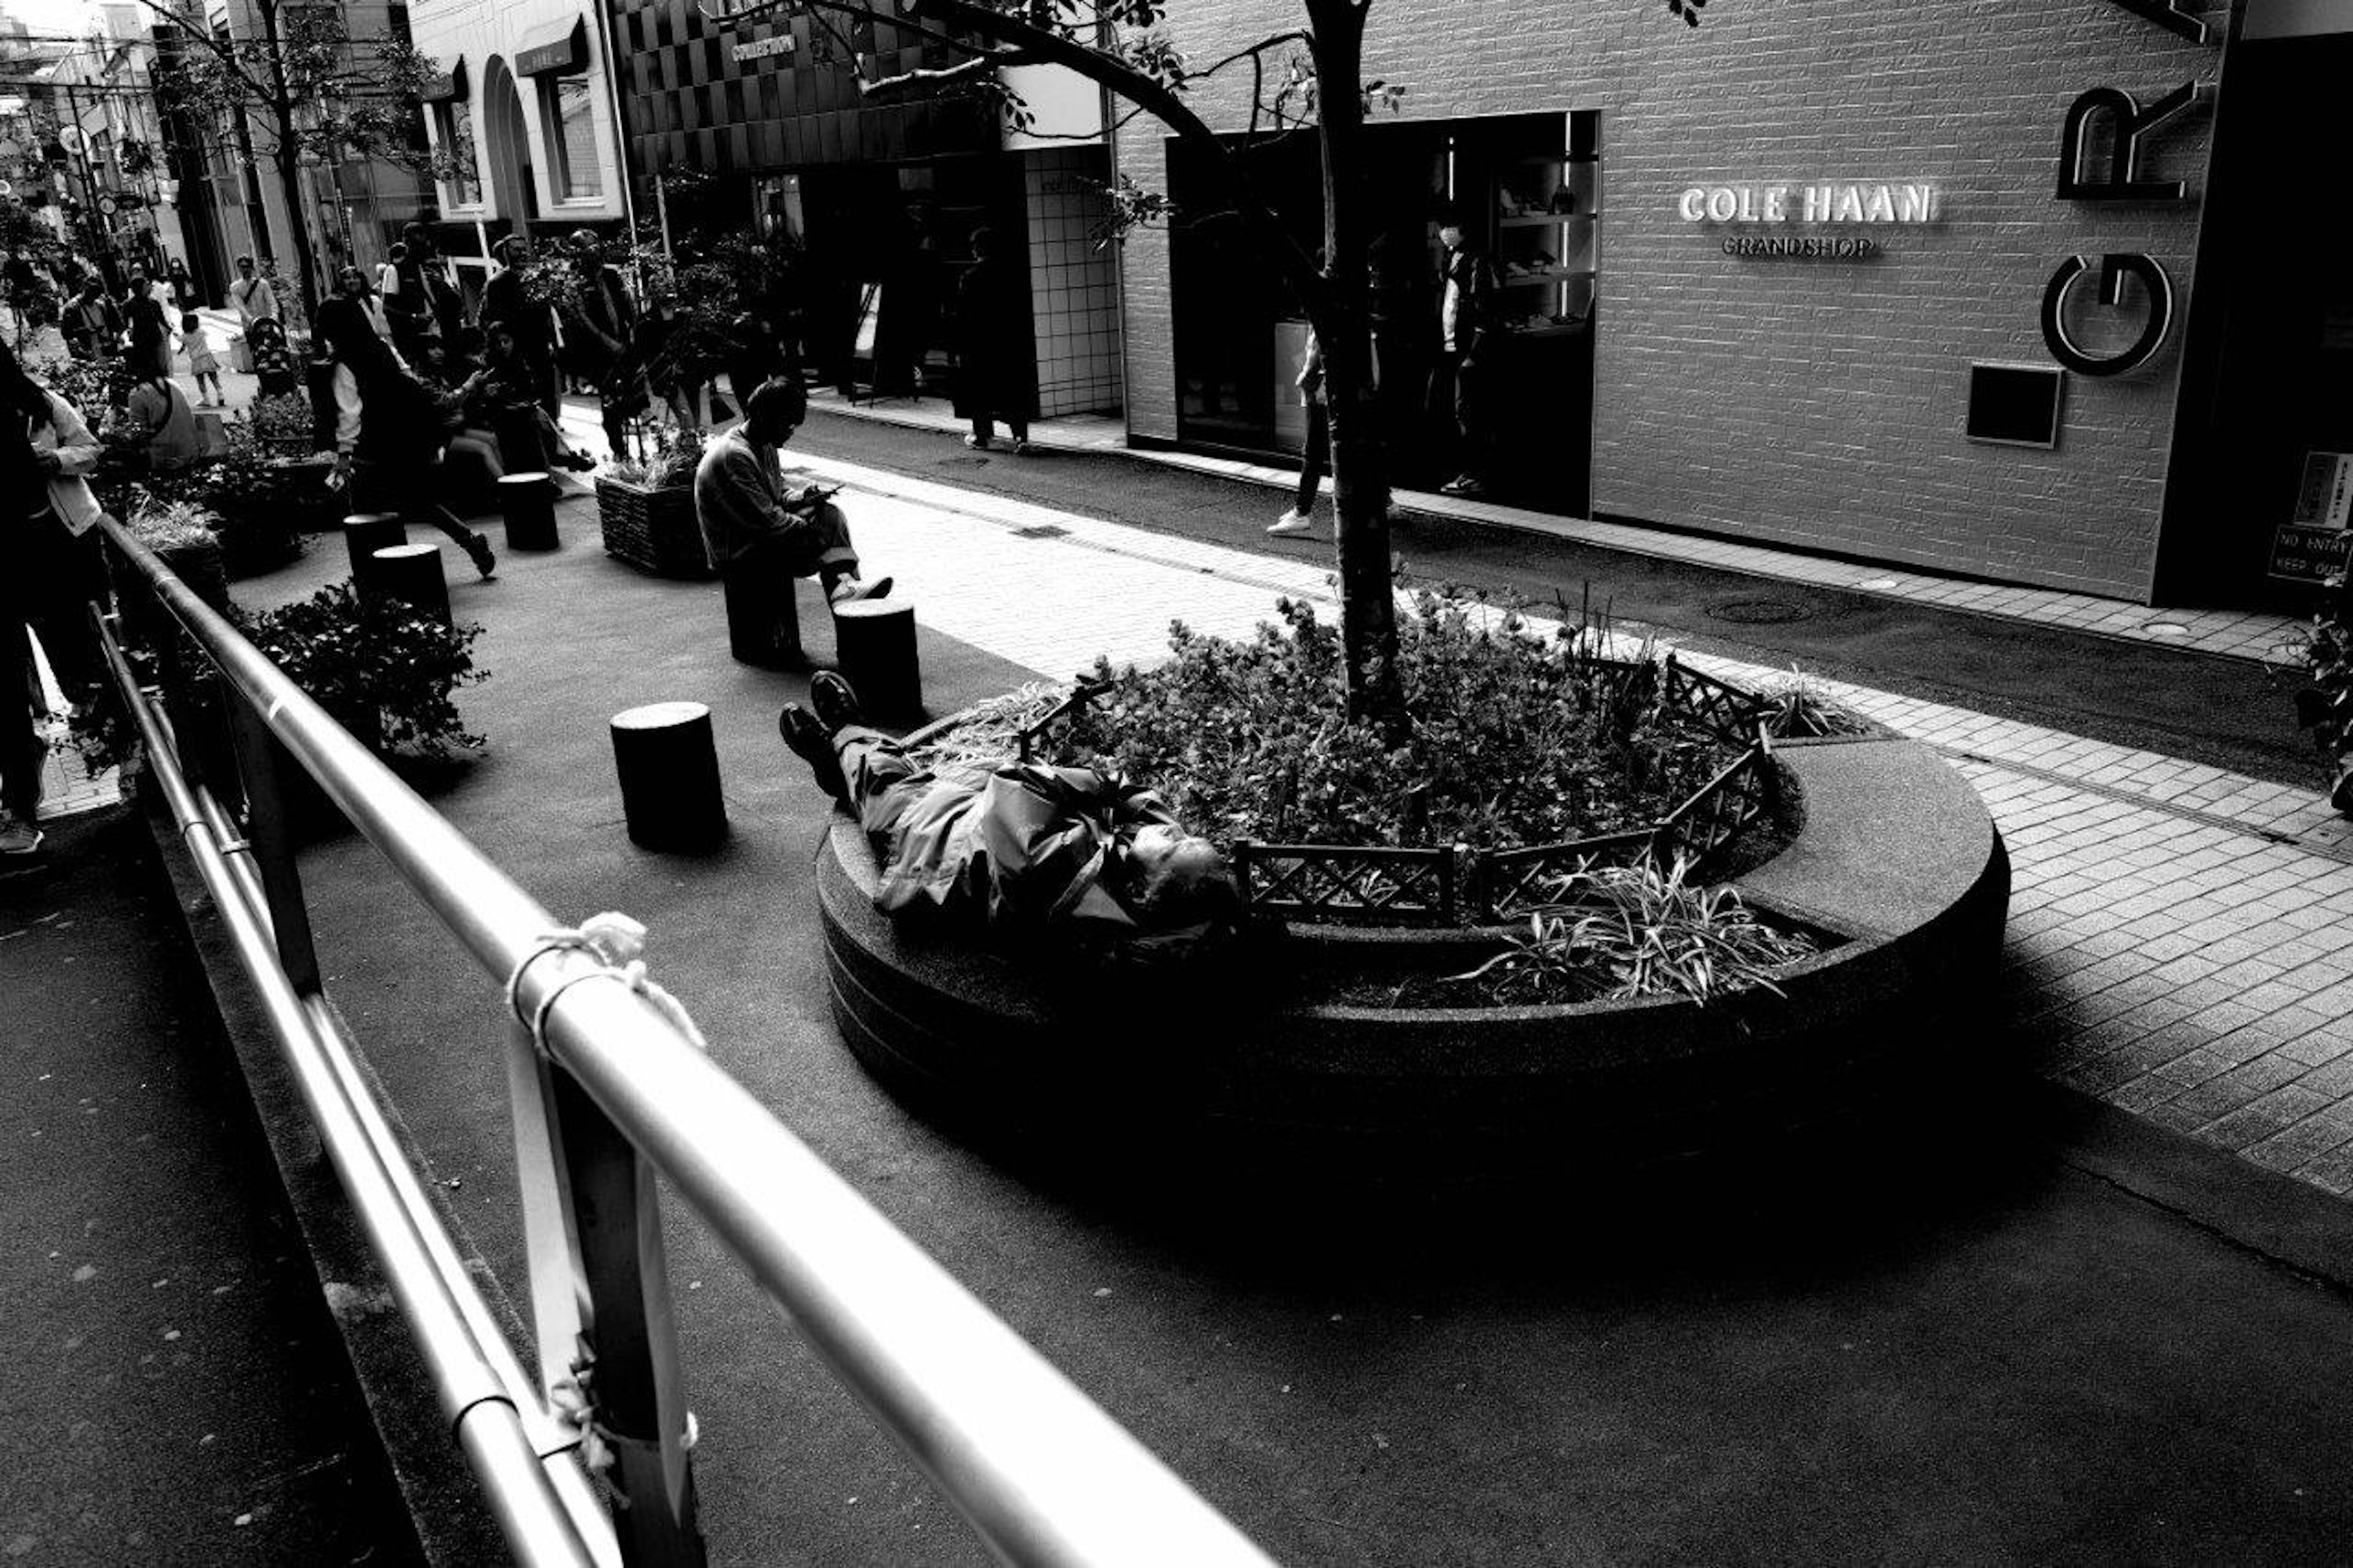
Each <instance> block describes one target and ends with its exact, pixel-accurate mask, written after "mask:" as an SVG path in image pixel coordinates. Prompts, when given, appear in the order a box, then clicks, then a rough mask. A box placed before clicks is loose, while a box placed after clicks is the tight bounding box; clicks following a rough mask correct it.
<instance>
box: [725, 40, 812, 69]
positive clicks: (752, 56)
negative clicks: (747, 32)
mask: <svg viewBox="0 0 2353 1568" xmlns="http://www.w3.org/2000/svg"><path fill="white" fill-rule="evenodd" d="M796 42H797V40H795V38H794V37H793V36H792V35H791V34H790V33H777V34H775V35H773V36H771V37H765V38H754V39H753V40H752V41H751V42H750V43H748V44H738V45H736V46H735V47H734V49H733V54H734V57H735V63H736V64H737V65H739V66H740V65H744V64H748V63H749V62H751V61H753V60H765V59H769V58H774V57H775V56H777V55H789V54H791V53H792V52H793V49H794V47H795V45H796Z"/></svg>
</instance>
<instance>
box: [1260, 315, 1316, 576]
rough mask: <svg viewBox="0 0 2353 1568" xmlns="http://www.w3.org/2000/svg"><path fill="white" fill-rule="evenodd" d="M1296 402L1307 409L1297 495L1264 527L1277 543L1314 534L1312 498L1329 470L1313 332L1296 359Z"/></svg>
mask: <svg viewBox="0 0 2353 1568" xmlns="http://www.w3.org/2000/svg"><path fill="white" fill-rule="evenodd" d="M1297 385H1298V387H1299V401H1300V402H1301V403H1303V404H1304V405H1306V408H1307V449H1306V450H1305V452H1304V453H1303V454H1302V455H1301V457H1300V459H1299V493H1298V494H1297V495H1296V496H1294V497H1293V500H1292V502H1291V510H1289V511H1286V512H1284V513H1283V514H1282V516H1281V517H1278V518H1276V519H1275V520H1274V521H1272V522H1271V523H1269V524H1267V528H1266V531H1268V532H1269V533H1271V534H1273V535H1274V536H1275V537H1276V538H1278V539H1282V538H1289V537H1293V536H1294V535H1297V534H1302V533H1313V532H1314V531H1315V497H1316V495H1317V494H1318V493H1319V492H1320V491H1321V490H1322V489H1323V486H1324V470H1325V469H1326V468H1330V467H1331V466H1332V415H1331V405H1330V403H1329V402H1328V400H1327V399H1326V398H1325V396H1324V345H1323V344H1322V343H1321V342H1317V341H1316V338H1315V334H1314V331H1310V332H1309V333H1308V334H1307V352H1306V353H1304V354H1303V355H1301V356H1300V363H1299V379H1298V382H1297Z"/></svg>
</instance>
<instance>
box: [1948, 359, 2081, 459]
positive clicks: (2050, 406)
mask: <svg viewBox="0 0 2353 1568" xmlns="http://www.w3.org/2000/svg"><path fill="white" fill-rule="evenodd" d="M2066 384H2067V373H2066V372H2065V371H2063V370H2061V369H2059V368H2058V367H2057V366H2055V365H2048V364H1973V365H1971V366H1969V414H1968V426H1967V428H1966V431H1965V434H1967V435H1968V438H1969V439H1970V440H1972V441H1986V442H1990V443H1993V444H1994V445H1997V446H2002V447H2056V446H2058V445H2059V416H2060V402H2061V398H2062V396H2063V390H2064V388H2065V386H2066Z"/></svg>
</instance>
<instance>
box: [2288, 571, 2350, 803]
mask: <svg viewBox="0 0 2353 1568" xmlns="http://www.w3.org/2000/svg"><path fill="white" fill-rule="evenodd" d="M2327 589H2328V597H2327V600H2326V601H2325V602H2324V603H2323V604H2322V605H2321V607H2320V608H2319V609H2318V610H2316V611H2315V612H2313V616H2312V626H2311V627H2310V629H2309V630H2307V631H2306V633H2305V634H2304V637H2303V638H2302V639H2301V640H2300V641H2297V642H2294V643H2289V644H2286V645H2284V646H2283V647H2280V648H2279V649H2278V650H2276V651H2278V652H2280V653H2284V654H2285V655H2287V656H2288V658H2289V660H2290V662H2291V663H2293V664H2295V665H2298V666H2301V667H2302V668H2303V670H2304V674H2305V677H2306V684H2304V685H2303V686H2301V687H2299V688H2297V689H2296V693H2295V722H2296V728H2298V729H2300V730H2309V731H2312V740H2313V744H2315V745H2316V746H2317V747H2319V748H2320V754H2321V756H2322V757H2323V758H2324V759H2325V761H2326V765H2327V771H2328V774H2329V777H2330V781H2331V782H2330V784H2329V791H2328V804H2329V805H2333V806H2335V807H2336V808H2337V810H2338V811H2340V812H2343V813H2344V814H2345V815H2346V816H2353V597H2348V593H2347V590H2346V580H2345V578H2344V577H2343V576H2342V575H2339V576H2336V577H2331V578H2330V579H2329V580H2328V584H2327Z"/></svg>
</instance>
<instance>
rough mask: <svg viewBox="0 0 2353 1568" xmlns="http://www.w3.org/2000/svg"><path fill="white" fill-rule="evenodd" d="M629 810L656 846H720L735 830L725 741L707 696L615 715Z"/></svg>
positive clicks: (633, 833)
mask: <svg viewBox="0 0 2353 1568" xmlns="http://www.w3.org/2000/svg"><path fill="white" fill-rule="evenodd" d="M613 765H614V767H615V768H616V769H617V770H618V771H619V773H620V775H621V815H622V816H624V817H626V818H627V819H628V825H629V837H631V838H632V839H634V840H635V841H637V842H638V844H640V845H642V846H644V847H646V848H648V849H670V850H687V851H692V850H698V849H709V848H712V847H715V846H717V845H718V844H719V842H720V841H721V840H722V839H724V838H725V837H727V807H726V805H725V803H724V802H723V801H722V800H721V799H720V798H719V748H718V745H717V743H716V742H714V741H713V739H712V731H711V710H710V709H708V708H706V707H704V706H703V705H702V703H700V702H649V703H648V704H647V705H646V706H644V707H643V708H632V709H630V710H628V711H627V712H623V713H616V714H614V715H613Z"/></svg>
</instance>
